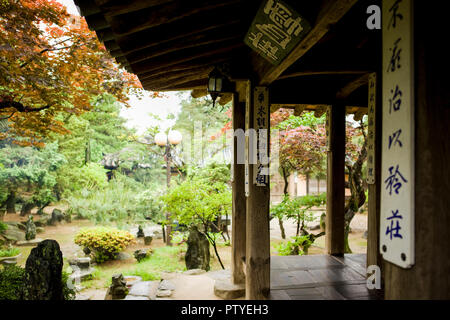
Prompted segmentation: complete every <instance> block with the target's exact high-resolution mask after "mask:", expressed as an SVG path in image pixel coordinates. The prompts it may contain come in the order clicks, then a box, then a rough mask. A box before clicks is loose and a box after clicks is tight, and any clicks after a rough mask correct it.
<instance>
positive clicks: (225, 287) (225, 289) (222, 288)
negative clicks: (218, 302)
mask: <svg viewBox="0 0 450 320" xmlns="http://www.w3.org/2000/svg"><path fill="white" fill-rule="evenodd" d="M214 294H215V295H216V296H218V297H219V298H222V299H225V300H230V299H237V298H240V297H243V296H245V284H233V283H232V282H231V281H230V280H216V281H215V282H214Z"/></svg>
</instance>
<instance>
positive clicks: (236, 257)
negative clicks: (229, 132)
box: [231, 94, 246, 284]
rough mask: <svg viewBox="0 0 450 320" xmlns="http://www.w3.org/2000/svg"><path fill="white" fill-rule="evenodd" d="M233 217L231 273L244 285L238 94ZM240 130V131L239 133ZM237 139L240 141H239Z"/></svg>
mask: <svg viewBox="0 0 450 320" xmlns="http://www.w3.org/2000/svg"><path fill="white" fill-rule="evenodd" d="M232 108H233V111H232V117H233V132H234V133H235V138H234V139H233V140H234V141H233V145H234V147H233V163H232V166H233V182H232V189H233V191H232V193H233V217H232V226H233V227H232V241H231V243H232V255H231V260H232V262H231V273H232V280H233V283H234V284H239V283H245V274H244V271H245V270H244V266H243V263H242V262H243V261H244V260H245V243H246V240H245V237H246V235H245V233H246V213H245V210H246V202H245V201H246V199H245V171H244V170H245V165H244V163H243V161H242V160H243V159H244V158H245V154H243V153H245V149H242V148H238V147H240V146H245V136H244V131H245V103H241V102H240V98H239V95H238V94H234V95H233V107H232ZM241 130H242V131H241ZM238 139H241V141H239V140H238Z"/></svg>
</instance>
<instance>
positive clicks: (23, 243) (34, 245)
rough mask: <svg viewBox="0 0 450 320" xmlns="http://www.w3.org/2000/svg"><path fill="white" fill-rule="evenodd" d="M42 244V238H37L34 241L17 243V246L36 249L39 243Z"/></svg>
mask: <svg viewBox="0 0 450 320" xmlns="http://www.w3.org/2000/svg"><path fill="white" fill-rule="evenodd" d="M41 242H42V239H41V238H35V239H33V240H25V241H17V242H16V246H18V247H30V246H31V247H36V246H37V245H38V244H39V243H41Z"/></svg>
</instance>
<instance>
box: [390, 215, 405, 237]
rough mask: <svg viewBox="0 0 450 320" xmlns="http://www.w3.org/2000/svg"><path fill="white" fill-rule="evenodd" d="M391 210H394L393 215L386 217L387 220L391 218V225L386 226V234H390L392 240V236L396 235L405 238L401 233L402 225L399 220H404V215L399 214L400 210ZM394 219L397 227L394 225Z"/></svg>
mask: <svg viewBox="0 0 450 320" xmlns="http://www.w3.org/2000/svg"><path fill="white" fill-rule="evenodd" d="M391 211H392V216H390V217H389V218H386V220H391V225H390V227H389V226H388V227H387V228H386V235H389V236H390V238H391V240H392V236H394V238H400V239H403V237H402V235H401V234H400V229H401V227H400V222H399V220H402V219H403V217H402V216H401V215H399V213H398V210H395V211H393V210H391ZM395 219H399V220H395ZM394 220H395V222H396V223H397V224H396V226H395V227H394ZM394 232H395V233H394Z"/></svg>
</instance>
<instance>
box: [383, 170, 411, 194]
mask: <svg viewBox="0 0 450 320" xmlns="http://www.w3.org/2000/svg"><path fill="white" fill-rule="evenodd" d="M398 166H399V165H397V167H396V168H395V172H394V173H393V172H392V171H393V170H394V166H392V167H390V168H389V174H390V176H389V177H388V178H387V179H386V180H385V181H384V183H385V184H386V189H387V190H389V195H392V189H394V191H395V193H396V194H398V190H399V189H400V188H401V187H402V186H403V184H402V182H401V181H400V179H401V180H402V181H403V183H407V182H408V180H406V179H405V177H403V175H402V174H401V173H400V171H399V170H398Z"/></svg>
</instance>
